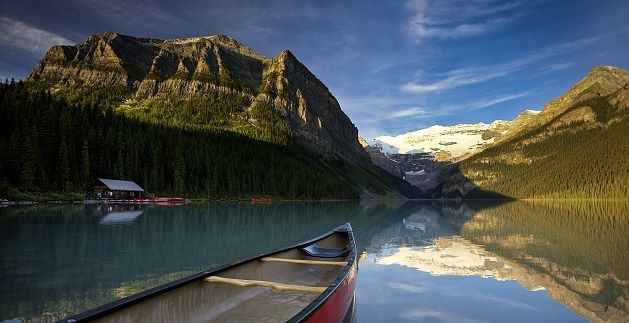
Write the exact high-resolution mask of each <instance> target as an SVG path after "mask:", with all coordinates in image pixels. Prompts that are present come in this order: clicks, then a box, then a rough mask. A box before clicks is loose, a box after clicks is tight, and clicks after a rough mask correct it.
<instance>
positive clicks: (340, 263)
mask: <svg viewBox="0 0 629 323" xmlns="http://www.w3.org/2000/svg"><path fill="white" fill-rule="evenodd" d="M260 260H261V261H275V262H286V263H292V264H304V265H323V266H326V265H327V266H339V267H343V266H347V261H326V260H308V259H290V258H277V257H264V258H261V259H260Z"/></svg>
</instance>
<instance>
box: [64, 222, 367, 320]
mask: <svg viewBox="0 0 629 323" xmlns="http://www.w3.org/2000/svg"><path fill="white" fill-rule="evenodd" d="M339 232H345V233H346V234H347V236H348V240H349V243H350V246H351V250H350V254H349V255H348V261H347V265H346V266H344V267H343V269H342V270H341V271H340V272H339V275H337V278H336V279H335V280H334V281H333V282H332V283H331V284H330V285H329V286H328V287H327V288H326V290H325V291H324V292H323V293H321V295H319V296H318V297H317V298H316V299H315V300H314V301H312V302H311V303H310V304H308V306H306V307H305V308H304V309H302V310H301V311H300V312H299V313H297V314H296V315H295V316H293V317H292V318H291V319H290V320H288V322H302V321H303V320H305V319H306V318H308V316H310V315H311V314H312V313H313V312H314V310H315V309H316V308H318V307H319V306H320V305H321V304H323V302H325V300H327V298H328V297H329V296H330V295H332V294H333V293H334V291H335V290H336V288H337V287H338V286H339V285H340V284H341V283H342V282H343V281H344V280H345V278H346V276H347V273H348V272H349V269H350V268H351V266H352V265H353V264H354V262H355V261H356V250H355V249H356V247H355V242H354V235H353V233H352V228H351V226H350V225H349V223H346V224H343V225H341V226H339V227H337V228H335V229H333V230H331V231H328V232H326V233H323V234H322V235H320V236H317V237H314V238H312V239H310V240H306V241H301V242H298V243H297V244H294V245H291V246H288V247H284V248H280V249H276V250H273V251H270V252H265V253H262V254H258V255H256V256H253V257H250V258H246V259H243V260H239V261H236V262H233V263H230V264H226V265H223V266H219V267H216V268H211V269H208V270H205V271H202V272H199V273H196V274H193V275H190V276H187V277H184V278H180V279H178V280H175V281H172V282H170V283H166V284H163V285H160V286H156V287H153V288H150V289H147V290H145V291H142V292H139V293H137V294H133V295H130V296H127V297H124V298H121V299H119V300H116V301H113V302H110V303H107V304H104V305H101V306H99V307H96V308H94V309H90V310H87V311H84V312H82V313H79V314H76V315H73V316H70V317H67V318H64V319H61V320H59V321H57V323H78V322H89V321H91V320H95V319H98V318H101V317H103V316H106V315H108V314H111V313H113V312H115V311H118V310H121V309H123V308H126V307H129V306H132V305H134V304H137V303H139V302H142V301H144V300H147V299H149V298H152V297H155V296H159V295H161V294H164V293H166V292H169V291H171V290H174V289H177V288H179V287H183V286H185V285H187V284H190V283H193V282H196V281H200V280H203V279H205V278H207V277H209V276H212V275H216V274H219V273H221V272H223V271H225V270H228V269H230V268H233V267H237V266H240V265H243V264H245V263H248V262H251V261H254V260H259V259H261V258H264V257H268V256H270V255H273V254H276V253H280V252H284V251H288V250H291V249H297V248H301V247H304V246H307V245H309V244H312V243H314V242H317V241H319V240H322V239H325V238H327V237H329V236H332V235H334V234H336V233H339Z"/></svg>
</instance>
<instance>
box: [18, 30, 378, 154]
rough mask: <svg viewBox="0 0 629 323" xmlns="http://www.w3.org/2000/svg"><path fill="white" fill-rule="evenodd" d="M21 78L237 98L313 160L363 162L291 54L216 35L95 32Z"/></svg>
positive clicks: (344, 123)
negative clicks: (282, 128) (286, 131)
mask: <svg viewBox="0 0 629 323" xmlns="http://www.w3.org/2000/svg"><path fill="white" fill-rule="evenodd" d="M29 80H31V81H43V82H46V83H47V84H49V85H50V87H51V88H52V89H53V90H55V89H63V88H67V87H74V88H79V89H93V88H115V89H120V90H123V92H124V93H126V94H127V97H128V98H132V99H133V100H143V99H151V100H155V99H157V100H159V99H160V98H166V97H172V96H176V97H180V98H192V97H195V96H199V95H204V94H206V93H209V92H221V93H228V94H234V95H238V96H240V97H244V100H242V101H243V102H245V103H244V106H242V107H241V109H242V111H247V110H248V109H251V108H252V107H253V106H255V105H257V104H260V103H264V106H266V107H269V108H272V109H276V110H277V111H279V112H280V113H281V115H283V116H284V118H285V121H286V122H287V124H288V125H289V127H290V129H291V132H292V134H293V135H294V137H295V139H296V140H297V141H298V142H301V143H302V144H304V145H306V146H308V147H309V148H311V149H313V150H315V151H317V152H319V153H321V154H324V155H327V156H338V157H341V158H343V159H346V160H349V161H353V162H364V161H365V160H367V155H366V153H365V151H364V150H363V148H362V147H361V145H360V144H359V142H358V131H357V129H356V127H355V126H354V125H353V124H352V122H351V120H350V119H349V118H348V117H347V115H345V113H344V112H343V111H342V110H341V107H340V105H339V103H338V101H337V100H336V98H335V97H334V96H333V95H332V93H330V91H329V90H328V89H327V87H326V86H325V85H324V84H323V83H322V82H321V81H319V80H318V79H317V78H316V76H314V75H313V74H312V73H311V72H310V71H309V70H308V69H307V68H306V67H305V66H304V65H303V64H302V63H301V62H299V60H297V58H295V56H294V55H293V54H292V53H290V52H289V51H283V52H281V53H280V54H279V55H277V56H276V57H273V58H267V57H265V56H263V55H262V54H259V53H257V52H255V51H254V50H252V49H250V48H247V47H246V46H244V45H243V44H241V43H239V42H238V41H236V40H234V39H233V38H230V37H227V36H223V35H214V36H207V37H194V38H179V39H171V40H161V39H150V38H136V37H131V36H125V35H121V34H118V33H103V34H98V35H94V36H91V37H89V38H88V39H87V40H86V41H85V42H84V43H82V44H78V45H75V46H54V47H52V48H50V49H49V50H48V52H47V53H46V54H45V56H44V58H43V59H42V61H41V63H40V64H39V65H38V66H37V67H36V68H35V70H34V71H33V72H32V73H31V75H30V76H29Z"/></svg>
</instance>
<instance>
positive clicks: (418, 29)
mask: <svg viewBox="0 0 629 323" xmlns="http://www.w3.org/2000/svg"><path fill="white" fill-rule="evenodd" d="M520 5H521V3H520V2H518V1H514V2H507V3H495V2H494V1H484V0H467V1H449V2H448V1H431V0H409V1H407V2H406V8H407V9H408V11H409V12H410V13H411V18H410V20H409V22H408V29H409V31H410V33H411V34H412V35H413V36H414V38H415V40H416V41H417V42H421V41H423V40H424V39H428V38H441V39H447V38H450V39H457V38H463V37H471V36H476V35H480V34H483V33H485V32H488V31H491V30H494V29H497V28H499V27H500V26H502V25H504V24H506V23H508V22H510V21H511V20H513V19H514V18H515V15H508V14H507V12H508V11H509V10H512V9H515V8H517V7H519V6H520ZM498 14H500V15H501V16H498V17H496V15H498Z"/></svg>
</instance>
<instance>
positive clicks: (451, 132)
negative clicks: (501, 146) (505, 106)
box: [373, 120, 510, 159]
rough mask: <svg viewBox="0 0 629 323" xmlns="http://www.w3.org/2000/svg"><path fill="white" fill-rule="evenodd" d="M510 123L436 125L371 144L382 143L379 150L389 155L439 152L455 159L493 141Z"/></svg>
mask: <svg viewBox="0 0 629 323" xmlns="http://www.w3.org/2000/svg"><path fill="white" fill-rule="evenodd" d="M509 123H510V122H509V121H502V120H498V121H494V122H492V123H491V124H486V123H477V124H458V125H454V126H440V125H436V126H432V127H430V128H425V129H420V130H417V131H412V132H408V133H405V134H401V135H398V136H394V137H392V136H381V137H376V138H375V139H374V140H373V145H378V146H381V147H382V151H383V152H384V153H389V154H390V153H398V154H412V153H432V154H435V155H437V154H438V153H440V152H441V155H442V158H443V159H456V158H458V157H461V156H464V155H467V154H469V153H473V152H475V151H477V150H478V149H479V148H481V147H483V146H484V145H486V144H488V143H492V142H494V140H495V139H496V136H500V135H502V134H503V133H505V132H506V131H507V129H508V128H509ZM440 159H441V158H440Z"/></svg>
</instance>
